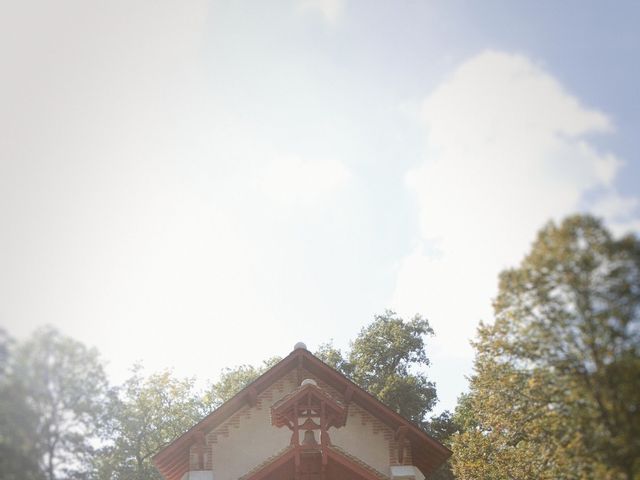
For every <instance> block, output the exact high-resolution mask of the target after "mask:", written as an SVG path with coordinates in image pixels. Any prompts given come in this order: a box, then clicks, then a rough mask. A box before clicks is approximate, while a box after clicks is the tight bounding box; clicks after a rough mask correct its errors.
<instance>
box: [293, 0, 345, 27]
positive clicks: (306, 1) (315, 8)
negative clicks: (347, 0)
mask: <svg viewBox="0 0 640 480" xmlns="http://www.w3.org/2000/svg"><path fill="white" fill-rule="evenodd" d="M298 8H299V9H300V11H301V12H305V13H306V12H309V13H317V14H320V15H321V16H322V17H323V18H324V20H326V21H327V23H329V24H330V25H336V24H337V23H338V21H339V20H340V18H342V14H343V12H344V0H299V2H298Z"/></svg>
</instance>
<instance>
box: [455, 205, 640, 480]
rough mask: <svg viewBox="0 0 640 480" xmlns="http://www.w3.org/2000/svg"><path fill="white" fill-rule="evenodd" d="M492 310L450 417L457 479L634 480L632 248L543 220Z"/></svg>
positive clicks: (636, 296) (637, 277) (638, 352)
mask: <svg viewBox="0 0 640 480" xmlns="http://www.w3.org/2000/svg"><path fill="white" fill-rule="evenodd" d="M494 309H495V322H494V323H493V324H481V325H480V327H479V329H478V337H477V340H476V341H475V343H474V346H475V348H476V359H475V364H474V375H473V377H472V378H471V385H470V387H471V388H470V393H469V395H468V396H467V397H465V398H464V401H463V402H462V403H461V405H460V407H459V415H458V418H459V421H461V423H462V424H463V428H464V433H461V434H459V435H457V436H456V437H455V440H454V443H453V448H454V470H455V472H456V474H457V476H458V478H460V479H472V478H473V479H478V478H486V479H489V478H490V479H528V478H540V479H557V478H565V479H583V478H602V479H628V480H632V479H637V478H640V417H639V412H638V406H639V405H640V389H638V385H639V384H640V382H639V380H640V315H639V313H640V242H639V241H638V239H637V238H635V237H633V236H626V237H623V238H621V239H615V238H613V237H612V235H611V234H610V233H609V232H608V231H607V229H606V228H605V227H604V226H603V225H602V223H601V222H600V221H598V220H597V219H595V218H593V217H590V216H581V215H577V216H572V217H569V218H567V219H566V220H564V221H563V222H562V223H561V224H559V225H558V224H555V223H553V222H551V223H549V224H547V225H546V226H545V227H544V228H543V229H542V230H541V231H540V233H539V234H538V237H537V238H536V240H535V242H534V244H533V246H532V248H531V251H530V252H529V254H528V255H527V256H526V257H525V258H524V260H523V261H522V263H521V264H520V266H519V267H517V268H513V269H508V270H505V271H504V272H502V274H501V275H500V282H499V293H498V296H497V298H496V300H495V303H494Z"/></svg>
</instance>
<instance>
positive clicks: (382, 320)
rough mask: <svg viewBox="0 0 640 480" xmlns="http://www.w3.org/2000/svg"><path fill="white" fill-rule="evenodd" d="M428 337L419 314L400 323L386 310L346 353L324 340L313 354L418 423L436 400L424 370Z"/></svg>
mask: <svg viewBox="0 0 640 480" xmlns="http://www.w3.org/2000/svg"><path fill="white" fill-rule="evenodd" d="M432 335H433V330H432V328H431V327H430V326H429V322H428V321H427V320H426V319H424V318H422V317H421V316H420V315H416V316H414V317H413V318H412V319H411V320H409V321H404V320H403V319H402V318H400V317H399V316H398V315H396V313H395V312H392V311H390V310H387V311H386V312H385V313H384V314H382V315H375V317H374V319H373V322H372V323H371V324H369V325H368V326H366V327H364V328H363V329H362V330H361V331H360V333H359V334H358V336H357V338H356V339H355V340H353V342H352V343H351V349H350V350H349V352H347V353H346V354H343V353H342V352H341V351H340V350H338V349H336V348H334V347H333V345H332V344H331V343H328V344H323V345H321V346H320V348H319V349H318V351H317V352H316V355H317V356H318V357H319V358H320V359H321V360H323V361H325V363H327V364H329V365H331V366H332V367H334V368H336V369H337V370H338V371H340V372H342V373H344V374H345V375H347V376H348V377H350V378H351V379H352V380H353V381H354V382H355V383H357V384H358V385H360V386H361V387H362V388H364V389H365V390H367V391H368V392H369V393H371V394H372V395H374V396H375V397H377V398H378V399H379V400H380V401H381V402H382V403H384V404H386V405H387V406H389V407H391V408H392V409H394V410H395V411H396V412H398V413H399V414H400V415H402V416H404V417H406V418H407V419H409V420H411V421H413V422H415V423H417V424H419V425H421V426H424V425H425V422H426V415H427V413H428V412H430V411H431V410H432V409H433V406H434V405H435V403H436V402H437V398H438V397H437V395H436V387H435V384H434V383H433V382H431V381H429V379H428V377H427V375H426V373H425V367H427V366H429V358H428V357H427V353H426V348H425V338H426V337H428V336H432Z"/></svg>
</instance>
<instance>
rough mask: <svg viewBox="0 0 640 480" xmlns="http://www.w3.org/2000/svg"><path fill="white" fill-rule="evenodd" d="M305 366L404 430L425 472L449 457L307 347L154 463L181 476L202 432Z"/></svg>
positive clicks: (170, 476) (173, 478)
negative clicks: (191, 448) (192, 448)
mask: <svg viewBox="0 0 640 480" xmlns="http://www.w3.org/2000/svg"><path fill="white" fill-rule="evenodd" d="M303 368H304V369H305V370H307V371H308V372H309V373H311V374H313V375H315V376H316V377H317V378H318V379H320V380H322V381H323V382H325V383H326V384H327V385H329V386H331V387H333V388H335V389H336V390H337V391H339V392H341V393H342V394H343V395H344V397H345V401H346V402H347V403H348V402H349V401H352V402H355V403H357V404H358V405H360V406H361V407H363V408H364V409H365V410H367V411H368V412H369V413H371V414H372V415H373V416H375V417H377V418H378V419H379V420H380V421H382V422H383V423H384V424H386V425H387V426H388V427H389V428H391V429H392V430H393V431H395V432H399V431H400V430H402V431H403V435H404V438H406V439H407V440H409V441H410V442H411V451H412V459H413V463H414V465H415V466H416V467H418V468H419V469H420V470H421V471H422V473H423V474H425V475H427V474H429V473H430V472H432V471H434V470H435V469H436V468H438V467H439V466H440V465H441V464H443V463H444V462H445V461H446V460H447V458H449V457H450V456H451V450H449V449H448V448H447V447H445V446H444V445H442V444H441V443H440V442H438V441H437V440H435V439H434V438H432V437H431V436H430V435H429V434H427V433H426V432H425V431H423V430H422V429H420V428H419V427H418V426H416V425H415V424H413V423H411V422H410V421H408V420H407V419H405V418H404V417H402V416H401V415H399V414H398V413H396V412H394V411H393V410H391V409H390V408H389V407H387V406H386V405H384V404H383V403H382V402H380V401H379V400H378V399H376V398H375V397H374V396H373V395H371V394H369V393H368V392H366V391H365V390H363V389H362V388H360V387H359V386H358V385H356V384H355V383H354V382H352V381H351V380H349V379H348V378H347V377H345V376H344V375H343V374H341V373H339V372H338V371H336V370H334V369H333V368H331V367H330V366H329V365H327V364H325V363H324V362H322V361H321V360H320V359H319V358H317V357H316V356H314V355H313V354H312V353H311V352H309V351H308V350H306V349H304V348H297V349H295V350H294V351H293V352H291V353H290V354H289V355H287V356H286V357H285V358H283V359H282V360H281V361H280V362H278V363H277V364H275V365H274V366H273V367H271V368H270V369H269V370H267V371H266V372H265V373H263V374H262V375H261V376H260V377H258V378H257V379H256V380H254V381H253V382H251V383H250V384H249V385H247V386H246V387H245V388H243V389H242V390H241V391H240V392H238V393H237V394H236V395H235V396H233V397H232V398H231V399H229V400H228V401H226V402H225V403H223V404H222V405H221V406H220V407H218V408H217V409H216V410H214V411H213V412H211V413H210V414H209V415H207V416H206V417H205V418H203V419H202V420H201V421H200V422H198V423H197V424H196V425H194V426H193V427H192V428H191V429H189V430H188V431H187V432H185V433H184V434H183V435H181V436H180V437H178V438H177V439H175V440H174V441H173V442H171V443H170V444H169V445H167V446H166V447H164V448H163V449H162V450H160V451H159V452H158V453H157V454H156V455H155V456H154V457H153V463H154V465H155V466H156V468H157V469H158V471H159V472H160V473H161V474H162V476H163V477H164V478H165V479H166V480H179V479H180V478H181V477H182V475H184V474H185V473H186V472H187V471H189V449H190V447H191V446H192V445H193V444H194V443H196V442H197V441H198V439H199V438H202V433H203V432H204V433H206V432H209V431H211V430H213V429H214V428H216V427H218V426H220V425H221V424H222V423H223V422H225V421H226V420H227V419H228V418H229V417H231V416H232V415H233V414H234V413H236V412H237V411H238V410H240V409H241V408H242V407H244V406H245V405H247V404H249V405H253V404H255V401H256V398H257V396H258V395H259V394H260V393H261V392H263V391H264V390H266V389H267V388H268V387H269V386H271V385H272V384H273V383H274V382H276V381H277V380H279V379H280V378H282V377H283V376H284V375H286V374H287V373H289V372H290V371H292V370H294V369H303Z"/></svg>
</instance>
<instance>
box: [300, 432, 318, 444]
mask: <svg viewBox="0 0 640 480" xmlns="http://www.w3.org/2000/svg"><path fill="white" fill-rule="evenodd" d="M302 445H306V446H310V447H312V446H316V445H318V442H316V436H315V434H314V433H313V430H305V432H304V438H303V439H302Z"/></svg>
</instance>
